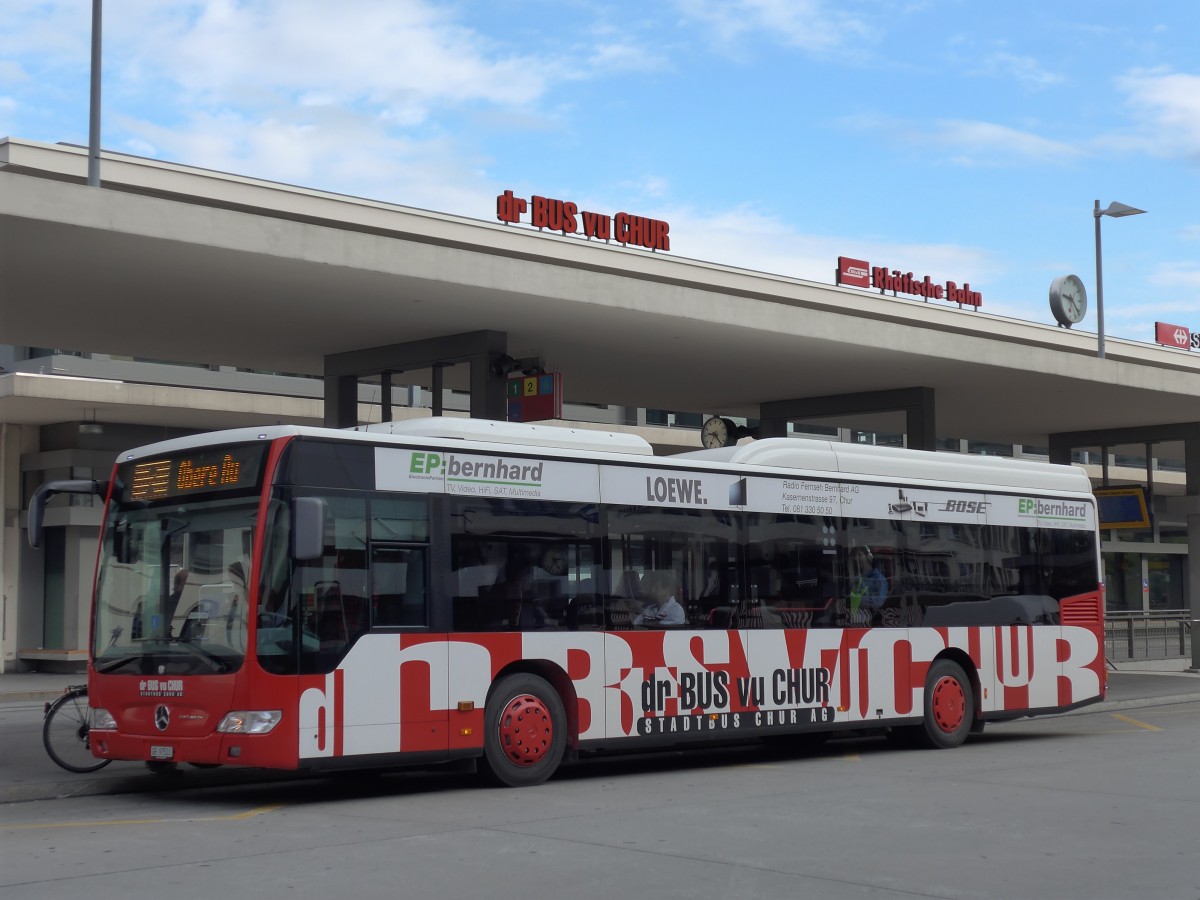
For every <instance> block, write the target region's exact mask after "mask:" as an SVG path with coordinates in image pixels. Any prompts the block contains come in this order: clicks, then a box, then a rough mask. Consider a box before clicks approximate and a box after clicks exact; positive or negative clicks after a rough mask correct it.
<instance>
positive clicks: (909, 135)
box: [842, 114, 1083, 166]
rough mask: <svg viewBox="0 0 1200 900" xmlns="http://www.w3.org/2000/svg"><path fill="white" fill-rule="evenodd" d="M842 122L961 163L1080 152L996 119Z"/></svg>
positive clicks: (1053, 158) (862, 118)
mask: <svg viewBox="0 0 1200 900" xmlns="http://www.w3.org/2000/svg"><path fill="white" fill-rule="evenodd" d="M842 124H843V125H845V126H847V127H849V128H852V129H854V130H856V131H864V132H876V133H879V134H887V135H889V137H891V138H893V139H896V140H900V141H903V142H905V143H909V144H913V145H915V146H921V147H930V148H932V149H933V150H934V151H935V152H937V153H940V154H942V157H943V158H944V159H946V160H947V161H949V162H953V163H954V164H956V165H961V166H1003V165H1013V164H1017V163H1028V162H1039V163H1062V162H1067V161H1069V160H1072V159H1075V158H1077V157H1079V156H1081V155H1082V154H1083V151H1082V150H1080V148H1079V147H1077V146H1075V145H1073V144H1067V143H1063V142H1062V141H1053V140H1050V139H1048V138H1043V137H1040V136H1038V135H1036V134H1031V133H1030V132H1028V131H1020V130H1018V129H1016V128H1010V127H1008V126H1007V125H998V124H996V123H995V122H980V121H972V120H968V119H944V120H941V121H937V122H934V123H933V124H926V123H924V122H920V123H916V124H914V123H913V122H912V121H910V120H907V119H896V118H893V117H890V116H880V115H875V114H865V115H859V116H848V117H845V118H843V119H842Z"/></svg>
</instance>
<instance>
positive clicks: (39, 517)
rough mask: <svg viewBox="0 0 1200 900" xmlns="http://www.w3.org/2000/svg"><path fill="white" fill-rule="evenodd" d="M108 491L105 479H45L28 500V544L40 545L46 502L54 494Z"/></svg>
mask: <svg viewBox="0 0 1200 900" xmlns="http://www.w3.org/2000/svg"><path fill="white" fill-rule="evenodd" d="M107 493H108V482H107V481H47V482H46V483H45V484H43V485H41V486H40V487H39V488H38V489H37V490H36V491H34V492H33V499H31V500H30V501H29V520H28V522H27V526H26V527H27V529H28V532H29V534H28V537H29V546H30V547H32V548H33V549H34V550H36V549H37V548H38V547H40V546H42V530H43V526H42V523H43V522H44V521H45V520H46V504H47V503H49V502H50V498H51V497H53V496H54V495H55V494H99V495H100V496H101V497H103V496H105V495H106V494H107Z"/></svg>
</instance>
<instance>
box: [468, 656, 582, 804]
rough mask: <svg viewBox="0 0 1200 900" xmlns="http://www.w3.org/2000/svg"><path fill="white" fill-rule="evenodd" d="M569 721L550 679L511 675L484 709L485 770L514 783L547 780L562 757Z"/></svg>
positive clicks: (493, 779)
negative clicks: (567, 722)
mask: <svg viewBox="0 0 1200 900" xmlns="http://www.w3.org/2000/svg"><path fill="white" fill-rule="evenodd" d="M566 721H567V716H566V713H565V712H564V711H563V704H562V700H561V699H559V696H558V692H557V691H555V690H554V688H552V687H551V686H550V685H549V683H547V682H546V681H545V679H542V678H539V677H538V676H536V675H530V674H527V673H520V674H517V675H509V676H508V677H507V678H505V679H503V680H502V681H501V682H500V683H499V684H497V685H496V688H495V690H493V691H492V695H491V697H489V698H488V702H487V707H486V709H485V712H484V737H483V766H482V771H483V774H484V775H485V776H486V777H487V779H488V780H489V781H491V782H493V783H494V784H503V785H508V786H509V787H526V786H529V785H534V784H541V783H542V782H543V781H545V780H546V779H547V778H549V777H550V776H551V775H553V774H554V771H555V770H556V769H557V768H558V764H559V762H561V761H562V757H563V751H564V750H565V749H566V746H567V732H566Z"/></svg>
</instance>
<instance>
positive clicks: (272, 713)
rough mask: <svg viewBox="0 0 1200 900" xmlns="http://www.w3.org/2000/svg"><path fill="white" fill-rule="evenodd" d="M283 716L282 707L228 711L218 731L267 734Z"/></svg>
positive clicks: (224, 732)
mask: <svg viewBox="0 0 1200 900" xmlns="http://www.w3.org/2000/svg"><path fill="white" fill-rule="evenodd" d="M282 718H283V710H280V709H244V710H237V711H236V712H231V713H226V714H225V718H223V719H222V720H221V724H220V725H218V726H217V731H218V732H220V733H221V734H267V733H268V732H269V731H271V729H273V728H274V727H275V726H276V725H278V724H279V720H280V719H282Z"/></svg>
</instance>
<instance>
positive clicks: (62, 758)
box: [42, 688, 112, 772]
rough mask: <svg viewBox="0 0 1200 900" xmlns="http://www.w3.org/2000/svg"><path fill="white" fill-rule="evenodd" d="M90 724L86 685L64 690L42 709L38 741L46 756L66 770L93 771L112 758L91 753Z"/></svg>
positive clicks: (90, 711)
mask: <svg viewBox="0 0 1200 900" xmlns="http://www.w3.org/2000/svg"><path fill="white" fill-rule="evenodd" d="M91 727H92V709H91V707H90V706H88V702H87V688H76V689H74V690H70V691H67V693H65V694H63V695H62V696H61V697H59V698H58V699H57V700H55V701H54V702H53V703H52V704H50V708H49V709H47V710H46V719H45V721H44V722H43V723H42V743H43V744H44V745H45V747H46V752H47V753H48V754H49V755H50V758H51V759H52V760H54V761H55V762H56V763H58V764H59V765H60V766H62V767H63V768H64V769H66V770H67V771H68V772H95V771H96V770H97V769H103V768H104V767H105V766H107V765H108V764H109V763H110V762H112V760H110V759H97V758H96V757H94V756H92V749H91V744H90V742H89V740H88V732H89V731H90V730H91Z"/></svg>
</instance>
